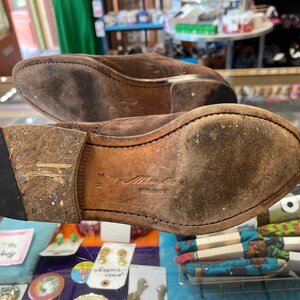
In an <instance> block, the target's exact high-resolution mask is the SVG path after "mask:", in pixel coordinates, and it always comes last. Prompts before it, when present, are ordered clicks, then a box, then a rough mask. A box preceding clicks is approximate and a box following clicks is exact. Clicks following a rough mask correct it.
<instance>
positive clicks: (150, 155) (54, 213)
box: [0, 104, 300, 234]
mask: <svg viewBox="0 0 300 300" xmlns="http://www.w3.org/2000/svg"><path fill="white" fill-rule="evenodd" d="M69 128H71V129H69ZM78 128H80V130H78ZM0 140H1V142H0V159H1V162H0V166H1V168H0V176H1V185H0V212H1V214H2V215H3V216H7V217H12V218H20V219H28V220H35V221H50V222H72V223H75V222H79V221H80V220H81V219H82V218H83V219H88V220H92V219H95V220H107V221H116V222H122V223H129V224H135V225H140V226H144V227H145V226H149V227H152V228H155V229H159V230H162V231H169V232H174V233H177V234H199V233H203V234H205V233H210V232H214V231H219V230H223V229H226V228H229V227H232V226H235V225H237V224H240V223H242V222H244V221H246V220H248V219H250V218H251V217H253V216H256V215H257V214H259V213H260V212H262V211H264V210H265V209H267V208H268V207H270V206H271V205H273V204H274V203H275V202H277V201H278V200H279V199H281V198H282V197H283V196H285V195H286V194H287V193H288V192H289V191H290V190H291V189H292V188H293V187H294V186H295V185H296V184H297V183H298V182H299V179H300V172H299V171H300V135H299V131H298V130H297V129H296V128H295V127H294V126H293V125H291V124H290V123H289V122H287V121H286V120H284V119H282V118H281V117H279V116H276V115H274V114H272V113H270V112H268V111H266V110H263V109H258V108H254V107H251V106H246V105H238V104H235V105H234V104H227V105H226V104H217V105H212V106H205V107H201V108H197V109H195V110H192V111H189V112H186V113H177V114H173V115H165V116H164V115H161V116H145V117H135V118H126V119H118V120H111V121H106V122H102V123H95V124H88V123H85V124H78V123H69V124H67V123H62V124H57V125H56V126H47V125H16V126H9V127H5V128H3V136H2V138H1V139H0ZM5 145H6V146H5ZM6 147H7V148H6ZM7 149H8V151H7ZM11 165H12V167H11ZM15 182H16V183H17V185H16V183H15ZM17 186H18V187H17Z"/></svg>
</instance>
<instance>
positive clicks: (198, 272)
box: [181, 257, 287, 277]
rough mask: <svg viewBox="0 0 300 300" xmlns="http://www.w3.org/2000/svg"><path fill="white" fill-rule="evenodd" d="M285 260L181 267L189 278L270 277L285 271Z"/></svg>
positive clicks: (211, 263) (275, 259)
mask: <svg viewBox="0 0 300 300" xmlns="http://www.w3.org/2000/svg"><path fill="white" fill-rule="evenodd" d="M286 266H287V262H286V261H285V260H283V259H277V258H272V257H267V258H264V257H260V258H251V259H236V260H226V261H216V262H203V263H191V264H185V265H182V266H181V269H182V271H183V273H184V274H185V275H186V276H187V277H217V276H224V277H226V276H270V275H275V274H278V273H280V272H282V271H283V270H285V268H286Z"/></svg>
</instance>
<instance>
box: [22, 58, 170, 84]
mask: <svg viewBox="0 0 300 300" xmlns="http://www.w3.org/2000/svg"><path fill="white" fill-rule="evenodd" d="M55 64H68V65H81V66H85V67H88V68H91V69H93V70H95V71H97V72H99V70H98V69H97V68H95V67H92V66H90V65H87V64H82V63H75V62H64V61H62V62H40V63H34V64H31V65H30V66H25V67H23V68H21V69H20V70H18V72H17V74H16V80H17V84H16V85H17V87H18V79H17V76H18V74H19V73H20V72H21V71H22V70H23V69H26V68H30V67H32V66H36V65H55ZM101 73H103V74H104V75H106V76H107V77H109V78H110V79H112V80H114V81H118V82H119V83H120V84H123V85H127V86H132V87H135V88H146V89H147V88H148V89H149V88H150V89H152V88H155V89H159V88H165V87H167V86H168V85H169V84H168V83H166V84H165V86H163V87H162V86H161V85H159V86H150V87H149V86H140V85H134V84H128V83H125V82H122V81H121V80H119V79H116V78H114V77H113V76H111V75H109V74H107V73H106V72H105V71H103V70H101Z"/></svg>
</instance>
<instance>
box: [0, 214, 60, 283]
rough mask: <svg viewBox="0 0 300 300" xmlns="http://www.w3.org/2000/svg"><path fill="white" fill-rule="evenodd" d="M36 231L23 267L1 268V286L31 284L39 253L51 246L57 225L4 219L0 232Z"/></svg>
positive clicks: (0, 224) (0, 223)
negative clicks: (30, 229)
mask: <svg viewBox="0 0 300 300" xmlns="http://www.w3.org/2000/svg"><path fill="white" fill-rule="evenodd" d="M29 228H33V229H34V234H33V238H32V242H31V245H30V248H29V250H28V253H27V256H26V258H25V260H24V262H23V263H22V264H21V265H13V266H1V267H0V284H13V283H15V284H17V283H30V282H31V280H32V275H33V273H34V271H35V269H36V266H37V263H38V261H39V253H40V252H41V251H42V250H44V249H45V248H46V247H47V245H48V244H49V242H50V240H51V238H52V236H53V234H54V232H55V230H56V229H57V224H56V223H44V222H31V221H17V220H12V219H8V218H3V219H2V221H1V222H0V230H18V229H29Z"/></svg>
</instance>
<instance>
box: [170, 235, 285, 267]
mask: <svg viewBox="0 0 300 300" xmlns="http://www.w3.org/2000/svg"><path fill="white" fill-rule="evenodd" d="M283 249H284V239H283V238H281V237H270V238H258V239H255V240H251V241H246V242H241V243H238V244H234V245H228V246H222V247H216V248H212V249H205V250H198V251H194V252H189V253H183V254H181V255H179V256H177V257H175V262H176V263H177V264H185V263H188V262H194V261H201V262H203V261H210V260H220V259H221V260H228V259H241V258H255V257H275V258H282V259H284V260H289V252H288V251H285V250H283Z"/></svg>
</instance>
